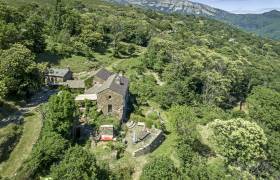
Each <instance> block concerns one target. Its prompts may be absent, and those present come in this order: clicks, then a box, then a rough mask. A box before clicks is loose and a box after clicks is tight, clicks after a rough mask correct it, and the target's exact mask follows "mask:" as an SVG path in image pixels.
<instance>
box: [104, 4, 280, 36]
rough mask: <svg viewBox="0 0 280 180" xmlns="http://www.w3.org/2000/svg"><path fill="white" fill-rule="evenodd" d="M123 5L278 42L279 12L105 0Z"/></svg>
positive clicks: (279, 28)
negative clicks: (209, 21) (204, 20)
mask: <svg viewBox="0 0 280 180" xmlns="http://www.w3.org/2000/svg"><path fill="white" fill-rule="evenodd" d="M107 1H110V2H116V3H120V4H123V5H134V6H138V7H143V8H148V9H153V10H157V11H162V12H166V13H180V14H193V15H199V16H206V17H210V18H214V19H217V20H221V21H224V22H226V23H229V24H232V25H234V26H237V27H239V28H241V29H244V30H246V31H249V32H253V33H256V34H258V35H260V36H262V37H267V38H272V39H276V40H280V12H279V11H277V10H272V11H270V12H266V13H263V14H233V13H230V12H227V11H224V10H221V9H217V8H213V7H211V6H208V5H204V4H201V3H196V2H192V1H188V0H107Z"/></svg>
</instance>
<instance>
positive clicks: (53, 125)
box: [46, 91, 76, 138]
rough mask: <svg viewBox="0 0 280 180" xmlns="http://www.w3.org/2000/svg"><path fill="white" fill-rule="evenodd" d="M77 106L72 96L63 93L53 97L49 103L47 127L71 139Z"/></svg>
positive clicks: (65, 92) (68, 93)
mask: <svg viewBox="0 0 280 180" xmlns="http://www.w3.org/2000/svg"><path fill="white" fill-rule="evenodd" d="M75 112H76V106H75V102H74V98H73V96H72V94H71V93H70V92H68V91H62V92H60V93H59V94H58V95H55V96H52V97H51V98H50V100H49V102H48V106H47V114H46V119H47V120H46V126H47V128H48V129H49V130H51V131H54V132H57V133H59V134H61V135H62V136H63V137H67V138H69V137H70V134H71V127H73V125H74V120H75Z"/></svg>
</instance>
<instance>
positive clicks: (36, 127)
mask: <svg viewBox="0 0 280 180" xmlns="http://www.w3.org/2000/svg"><path fill="white" fill-rule="evenodd" d="M23 126H24V127H23V133H22V136H21V138H20V141H19V142H18V144H17V145H16V147H15V148H14V150H13V151H12V152H11V154H10V156H9V159H8V160H7V161H5V162H3V163H2V164H0V174H1V175H2V176H3V177H12V176H14V175H15V173H16V171H17V170H18V168H20V166H21V164H22V163H23V162H24V160H26V159H27V157H28V155H29V154H30V152H31V151H32V147H33V145H34V144H35V143H36V141H37V139H38V137H39V135H40V131H41V127H42V121H41V119H40V114H39V113H38V112H36V111H32V112H29V113H27V114H25V118H24V125H23Z"/></svg>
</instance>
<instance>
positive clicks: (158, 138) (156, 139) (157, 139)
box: [132, 129, 165, 157]
mask: <svg viewBox="0 0 280 180" xmlns="http://www.w3.org/2000/svg"><path fill="white" fill-rule="evenodd" d="M164 138H165V137H164V134H163V132H162V131H161V130H159V129H158V130H157V132H156V134H155V135H153V138H152V139H151V140H150V142H149V143H148V144H146V145H145V146H143V147H141V148H139V149H137V150H136V151H134V152H133V154H132V155H133V156H134V157H138V156H141V155H144V154H147V153H150V152H153V151H154V150H155V149H156V148H157V147H158V146H159V145H161V143H162V142H163V140H164Z"/></svg>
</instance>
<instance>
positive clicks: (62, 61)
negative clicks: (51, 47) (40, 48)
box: [37, 53, 98, 73]
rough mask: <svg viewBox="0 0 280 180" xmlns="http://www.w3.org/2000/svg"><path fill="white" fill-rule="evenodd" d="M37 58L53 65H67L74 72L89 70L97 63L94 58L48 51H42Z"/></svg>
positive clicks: (61, 66) (62, 66)
mask: <svg viewBox="0 0 280 180" xmlns="http://www.w3.org/2000/svg"><path fill="white" fill-rule="evenodd" d="M37 60H38V62H48V63H49V64H50V65H51V66H53V67H60V68H66V67H69V68H70V69H71V70H72V71H73V72H75V73H79V72H84V71H90V70H91V69H94V68H96V67H97V65H98V62H97V61H96V60H90V59H89V58H86V57H82V56H75V55H73V56H72V57H61V56H56V55H52V54H49V53H42V54H40V55H39V56H38V57H37Z"/></svg>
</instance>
